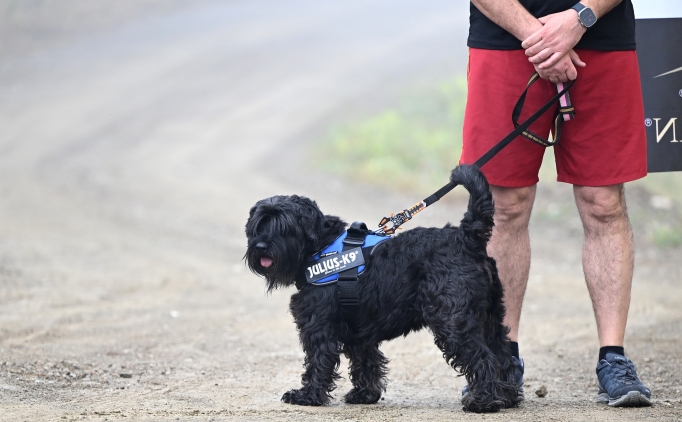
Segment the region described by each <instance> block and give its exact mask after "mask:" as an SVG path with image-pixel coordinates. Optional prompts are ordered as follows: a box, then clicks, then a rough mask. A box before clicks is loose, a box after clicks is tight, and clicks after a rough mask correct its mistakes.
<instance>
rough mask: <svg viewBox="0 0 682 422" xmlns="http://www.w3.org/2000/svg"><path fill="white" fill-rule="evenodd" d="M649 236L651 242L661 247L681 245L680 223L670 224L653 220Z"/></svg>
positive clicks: (681, 232)
mask: <svg viewBox="0 0 682 422" xmlns="http://www.w3.org/2000/svg"><path fill="white" fill-rule="evenodd" d="M651 238H652V239H651V240H652V241H653V243H654V244H655V245H656V246H658V247H661V248H675V247H678V246H682V225H680V224H677V225H675V226H670V225H667V224H659V223H657V222H654V223H653V231H652V234H651Z"/></svg>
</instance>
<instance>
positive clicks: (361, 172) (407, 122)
mask: <svg viewBox="0 0 682 422" xmlns="http://www.w3.org/2000/svg"><path fill="white" fill-rule="evenodd" d="M465 103H466V79H465V78H462V77H459V78H454V79H451V80H448V81H445V82H442V83H440V84H438V85H437V86H435V87H433V88H431V89H429V90H426V91H425V92H422V93H419V94H413V95H411V96H408V98H405V99H404V100H403V101H402V102H401V104H400V105H399V106H397V107H395V108H389V109H387V110H385V111H383V112H380V113H379V114H377V115H375V116H371V117H369V118H367V119H366V120H364V121H361V122H358V123H356V124H347V125H345V126H342V127H339V128H336V129H335V130H333V131H332V133H331V135H330V136H329V137H328V139H326V141H325V142H322V143H321V144H320V147H319V148H318V149H317V150H316V151H315V152H314V154H315V155H316V157H315V158H316V160H315V162H317V163H319V164H320V165H321V166H322V167H323V168H325V169H329V170H331V171H334V172H337V173H341V174H343V175H345V176H348V177H351V178H354V179H356V180H359V181H362V182H363V183H369V184H375V185H379V186H383V187H387V188H392V189H398V190H407V191H413V192H417V193H425V192H427V191H429V190H433V189H434V188H438V187H440V186H441V185H443V184H444V183H446V182H447V180H448V177H449V173H450V170H452V169H453V168H454V167H455V166H456V165H457V163H458V162H459V156H460V153H461V149H462V121H463V118H464V105H465Z"/></svg>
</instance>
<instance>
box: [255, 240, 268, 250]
mask: <svg viewBox="0 0 682 422" xmlns="http://www.w3.org/2000/svg"><path fill="white" fill-rule="evenodd" d="M267 248H268V245H267V244H266V243H265V242H258V243H256V249H258V250H259V251H264V250H266V249H267Z"/></svg>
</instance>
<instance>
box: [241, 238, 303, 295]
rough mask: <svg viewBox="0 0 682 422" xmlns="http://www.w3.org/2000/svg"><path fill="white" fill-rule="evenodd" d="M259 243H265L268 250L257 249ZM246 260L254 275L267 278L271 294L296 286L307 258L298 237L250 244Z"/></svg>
mask: <svg viewBox="0 0 682 422" xmlns="http://www.w3.org/2000/svg"><path fill="white" fill-rule="evenodd" d="M259 242H262V243H265V244H266V245H267V248H266V249H259V248H257V247H256V245H257V244H258V243H259ZM245 259H246V263H247V265H248V266H249V269H250V270H251V271H252V272H253V273H255V274H258V275H260V276H263V277H264V278H265V281H266V283H267V290H268V292H269V291H272V290H274V289H277V288H278V287H287V286H290V285H292V284H294V283H295V282H296V280H295V279H296V274H297V271H298V270H299V268H300V265H301V263H302V262H303V261H304V260H305V256H303V248H302V245H301V242H300V241H299V240H298V239H296V237H288V238H281V237H280V238H277V239H276V240H267V241H263V240H259V241H252V242H250V243H249V247H248V249H247V251H246V255H245Z"/></svg>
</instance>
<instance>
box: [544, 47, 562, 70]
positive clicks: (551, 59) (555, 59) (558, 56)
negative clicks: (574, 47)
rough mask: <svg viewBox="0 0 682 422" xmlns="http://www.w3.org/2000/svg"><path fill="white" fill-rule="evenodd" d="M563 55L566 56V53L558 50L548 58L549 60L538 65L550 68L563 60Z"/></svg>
mask: <svg viewBox="0 0 682 422" xmlns="http://www.w3.org/2000/svg"><path fill="white" fill-rule="evenodd" d="M563 57H564V55H563V54H561V53H560V52H558V51H557V52H556V53H554V54H552V55H551V56H549V57H548V58H547V60H545V61H543V62H542V63H540V64H539V65H538V67H540V68H543V69H549V68H550V67H552V66H554V65H555V64H557V63H558V62H559V60H561V59H562V58H563Z"/></svg>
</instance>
